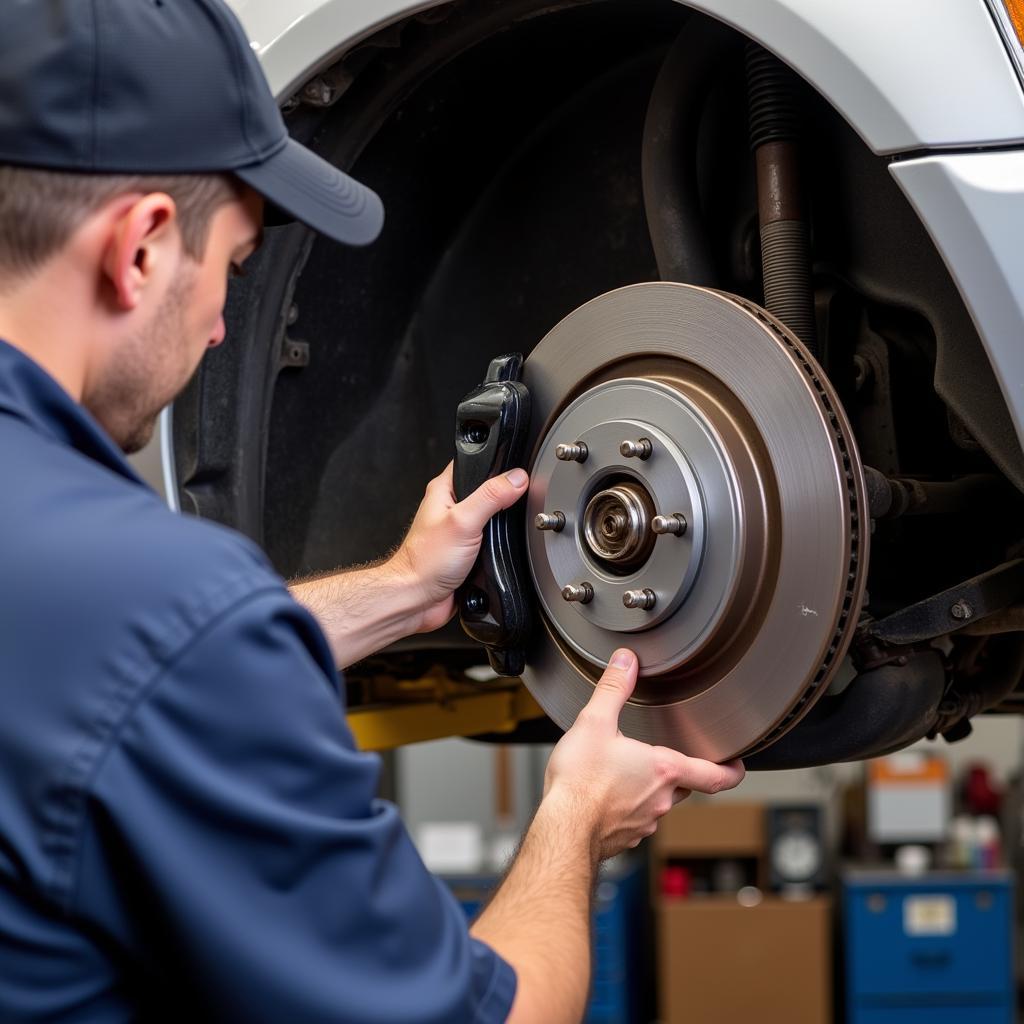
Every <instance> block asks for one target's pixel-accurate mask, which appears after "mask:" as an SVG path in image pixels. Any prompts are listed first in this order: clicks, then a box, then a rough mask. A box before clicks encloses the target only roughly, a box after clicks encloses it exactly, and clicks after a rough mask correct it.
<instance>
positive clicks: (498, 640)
mask: <svg viewBox="0 0 1024 1024" xmlns="http://www.w3.org/2000/svg"><path fill="white" fill-rule="evenodd" d="M522 370H523V357H522V355H521V354H519V353H518V352H515V353H512V354H511V355H504V356H498V358H497V359H493V360H491V365H490V366H489V367H488V368H487V376H486V377H485V378H484V382H483V384H481V385H480V387H478V388H474V389H473V390H472V391H471V392H470V393H469V394H468V395H466V397H465V398H464V399H463V400H462V401H461V402H460V403H459V408H458V413H457V414H456V418H455V472H454V484H455V497H456V498H457V499H458V500H459V501H462V500H463V498H466V497H468V496H469V495H470V494H472V493H473V491H475V490H476V489H477V488H478V487H479V486H480V485H481V484H482V483H484V481H485V480H489V479H490V478H491V477H493V476H498V475H499V474H501V473H504V472H505V471H506V470H509V469H513V468H515V467H517V466H522V459H523V454H524V448H525V445H526V433H527V430H528V429H529V426H530V392H529V391H528V390H527V387H526V385H525V384H523V383H522V381H521V380H520V379H519V378H520V376H521V374H522ZM524 514H525V497H524V498H521V499H520V500H519V501H517V502H516V504H515V505H513V506H512V508H510V509H506V510H505V511H503V512H499V513H498V514H497V515H496V516H494V517H493V518H492V519H491V521H490V522H489V523H488V524H487V526H486V527H485V528H484V536H483V543H482V544H481V546H480V554H479V555H478V556H477V559H476V562H475V563H474V564H473V568H472V570H471V571H470V573H469V575H468V576H467V577H466V582H465V583H464V584H463V585H462V586H461V587H460V588H459V589H458V591H457V592H456V595H455V600H456V604H457V607H458V610H459V618H460V620H461V622H462V628H463V629H464V630H465V631H466V633H467V634H468V635H469V636H470V637H472V638H473V639H474V640H476V641H478V642H479V643H481V644H483V645H484V647H485V648H486V649H487V659H488V661H490V663H491V667H492V668H493V669H494V671H495V672H497V673H499V674H500V675H503V676H517V675H519V674H520V673H521V672H522V671H523V669H524V668H525V667H526V642H527V638H528V636H529V632H530V607H529V603H528V601H527V597H526V594H525V592H524V587H525V586H526V582H527V579H528V575H527V573H526V570H525V564H526V563H525V551H524V546H525V541H524V536H523V532H524V529H525V524H524V522H523V516H524Z"/></svg>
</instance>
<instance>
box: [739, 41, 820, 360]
mask: <svg viewBox="0 0 1024 1024" xmlns="http://www.w3.org/2000/svg"><path fill="white" fill-rule="evenodd" d="M747 87H748V90H749V95H750V148H751V149H752V150H753V151H754V160H755V163H756V165H757V214H758V222H759V224H760V227H761V269H762V274H763V277H764V304H765V308H766V309H767V310H768V312H769V313H771V314H773V315H774V316H777V317H778V318H779V319H780V320H781V321H782V322H783V323H784V324H785V325H786V326H787V327H788V328H789V329H790V330H791V331H792V332H793V333H794V334H795V335H796V336H797V337H798V338H799V339H800V340H801V341H802V342H803V343H804V344H805V345H806V346H807V347H808V348H809V349H810V351H811V354H812V355H815V356H816V355H817V329H816V326H815V318H814V291H813V288H812V285H811V254H810V243H809V241H808V233H807V223H806V218H805V215H804V210H803V203H802V201H801V194H800V147H799V140H800V112H799V104H798V100H799V94H798V89H799V79H798V78H797V77H796V75H795V74H794V72H792V71H791V70H790V69H789V68H788V67H786V65H785V64H783V63H782V61H780V60H779V59H778V58H777V57H775V56H773V55H772V54H770V53H769V52H768V51H767V50H764V49H762V48H761V47H760V46H758V45H757V44H756V43H749V44H748V46H747Z"/></svg>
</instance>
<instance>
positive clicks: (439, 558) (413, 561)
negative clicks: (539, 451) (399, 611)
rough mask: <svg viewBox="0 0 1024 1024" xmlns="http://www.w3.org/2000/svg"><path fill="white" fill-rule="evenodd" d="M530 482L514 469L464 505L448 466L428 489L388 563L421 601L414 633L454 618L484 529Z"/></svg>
mask: <svg viewBox="0 0 1024 1024" xmlns="http://www.w3.org/2000/svg"><path fill="white" fill-rule="evenodd" d="M528 482H529V477H528V476H527V475H526V471H525V470H522V469H513V470H510V471H509V472H508V473H505V474H504V475H502V476H496V477H493V478H492V479H490V480H488V481H486V482H485V483H484V484H482V485H481V486H480V487H479V488H477V490H475V491H474V492H473V493H472V494H471V495H470V496H469V497H468V498H466V499H465V500H464V501H459V502H457V501H456V500H455V494H454V493H453V485H452V464H451V463H448V466H447V468H446V469H445V471H444V472H443V473H442V474H441V475H440V476H438V477H435V478H434V479H433V480H431V481H430V483H429V484H427V492H426V494H425V495H424V497H423V501H422V502H420V507H419V509H418V510H417V512H416V517H415V518H414V519H413V521H412V526H410V527H409V532H408V534H406V537H405V540H404V541H402V544H401V546H400V547H399V549H398V550H397V551H396V552H395V554H394V556H393V557H392V559H391V562H392V563H393V564H394V565H395V567H396V568H397V569H398V571H399V572H403V571H404V572H405V573H406V574H407V575H408V578H409V580H410V582H411V584H412V585H413V586H414V587H415V588H416V590H417V591H418V593H419V594H420V595H421V597H422V611H421V618H420V622H419V623H418V624H417V625H416V627H415V629H414V632H419V633H428V632H430V631H431V630H434V629H438V628H439V627H441V626H443V625H444V624H445V623H446V622H447V621H448V620H449V619H450V618H451V617H452V615H454V614H455V599H454V596H453V595H454V593H455V588H456V587H458V586H459V584H461V583H462V582H463V580H465V578H466V576H467V575H468V574H469V570H470V569H472V568H473V562H474V561H475V560H476V556H477V552H478V551H479V550H480V543H481V539H482V537H483V530H484V527H485V526H486V525H487V522H488V520H489V519H490V518H491V516H493V515H494V514H495V513H496V512H500V511H501V510H502V509H505V508H508V507H509V506H510V505H514V504H515V503H516V502H517V501H518V500H519V499H520V498H521V497H522V496H523V494H525V493H526V485H527V483H528Z"/></svg>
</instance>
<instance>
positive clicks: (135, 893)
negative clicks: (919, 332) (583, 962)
mask: <svg viewBox="0 0 1024 1024" xmlns="http://www.w3.org/2000/svg"><path fill="white" fill-rule="evenodd" d="M0 494H2V497H0V584H2V588H0V1021H41V1020H61V1021H104V1022H106V1021H125V1020H156V1019H172V1020H176V1021H196V1020H217V1021H273V1022H280V1024H292V1022H297V1024H314V1022H319V1021H332V1022H337V1021H361V1022H362V1021H379V1022H389V1024H393V1022H405V1021H410V1022H412V1021H415V1022H441V1021H444V1022H448V1021H492V1020H494V1021H497V1020H504V1019H505V1017H506V1016H507V1014H508V1011H509V1008H510V1006H511V1003H512V998H513V995H514V992H515V975H514V973H513V971H512V969H511V968H510V967H509V966H508V964H506V963H505V962H504V961H503V960H501V959H500V958H499V957H498V956H497V955H496V954H495V953H494V952H493V951H492V950H491V949H489V948H488V947H487V946H485V945H483V944H482V943H480V942H478V941H476V940H475V939H472V938H470V936H469V935H468V932H467V929H466V924H465V920H464V918H463V916H462V913H461V911H460V909H459V907H458V905H457V904H456V902H455V900H454V899H453V898H452V896H451V894H450V893H449V892H448V891H447V889H446V887H445V886H444V885H442V884H441V883H440V882H439V881H438V880H437V879H435V878H434V877H433V876H432V875H430V874H429V873H428V872H427V870H426V869H425V868H424V866H423V863H422V861H421V860H420V858H419V856H418V855H417V853H416V850H415V848H414V847H413V845H412V843H411V841H410V839H409V836H408V834H407V833H406V831H405V829H404V827H403V825H402V823H401V821H400V819H399V817H398V814H397V812H396V810H395V808H394V806H392V805H391V804H389V803H386V802H384V801H380V800H377V799H375V796H374V794H375V790H376V786H377V779H378V773H379V760H378V758H377V757H375V756H374V755H371V754H364V753H360V752H358V751H357V750H356V749H355V746H354V744H353V740H352V736H351V734H350V732H349V729H348V727H347V725H346V723H345V717H344V707H343V702H342V696H341V693H342V691H341V690H340V687H339V680H338V675H337V672H336V671H335V669H334V666H333V664H332V659H331V653H330V650H329V648H328V645H327V642H326V640H325V638H324V636H323V634H322V632H321V631H320V629H319V627H318V626H317V624H316V622H315V621H314V620H313V618H312V617H311V616H310V615H309V614H308V613H307V612H306V611H305V610H304V609H303V608H301V607H300V606H299V605H298V604H296V603H295V602H294V601H293V600H292V599H291V597H290V596H289V594H288V591H287V589H286V588H285V586H284V584H283V582H282V581H281V579H280V578H279V577H278V576H277V575H276V574H275V573H274V571H273V570H272V569H271V567H270V565H269V564H268V562H267V560H266V559H265V557H264V556H263V554H262V553H261V552H260V551H259V550H258V549H257V548H256V547H255V546H254V545H252V544H251V543H249V542H248V541H247V540H245V539H244V538H243V537H241V536H240V535H238V534H236V533H234V532H232V531H230V530H227V529H224V528H222V527H220V526H216V525H214V524H212V523H208V522H202V521H200V520H198V519H194V518H189V517H184V516H177V515H175V514H173V513H172V512H170V511H169V510H168V509H167V508H166V507H165V506H164V505H163V503H162V502H161V501H160V499H159V498H158V497H157V496H156V494H154V492H153V491H152V490H150V489H149V488H148V487H147V486H146V485H145V484H144V483H143V482H142V481H141V480H140V479H139V478H138V477H137V476H136V474H135V473H134V472H133V470H132V469H131V467H130V466H129V465H128V463H127V462H126V461H125V459H124V457H123V456H122V454H121V452H120V451H119V450H118V449H117V448H116V447H115V446H114V445H113V444H112V442H111V440H110V439H109V438H108V437H107V436H106V434H105V433H104V432H103V431H102V429H101V428H100V427H99V425H98V424H97V423H96V421H95V420H94V419H93V418H92V417H91V416H90V415H89V414H88V413H87V412H86V411H85V410H84V409H82V408H81V407H80V406H79V405H78V404H76V403H75V402H74V401H73V400H72V399H71V398H70V396H68V394H67V393H66V392H64V391H63V390H62V389H61V388H60V387H59V386H58V384H57V383H56V382H55V381H54V380H53V379H52V378H51V377H50V376H48V375H47V374H46V373H45V372H44V371H43V370H42V369H41V368H40V367H38V366H37V365H36V364H35V363H33V362H32V361H31V360H29V359H28V358H26V357H25V356H24V355H23V354H21V353H20V352H19V351H17V350H16V349H14V348H13V347H11V346H10V345H8V344H6V343H4V342H0Z"/></svg>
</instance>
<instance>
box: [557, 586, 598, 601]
mask: <svg viewBox="0 0 1024 1024" xmlns="http://www.w3.org/2000/svg"><path fill="white" fill-rule="evenodd" d="M562 598H563V599H564V600H566V601H577V602H579V603H580V604H590V602H591V601H593V600H594V588H593V587H592V586H591V585H590V584H589V583H580V584H576V583H569V584H567V585H566V586H564V587H562Z"/></svg>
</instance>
